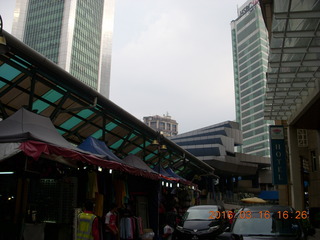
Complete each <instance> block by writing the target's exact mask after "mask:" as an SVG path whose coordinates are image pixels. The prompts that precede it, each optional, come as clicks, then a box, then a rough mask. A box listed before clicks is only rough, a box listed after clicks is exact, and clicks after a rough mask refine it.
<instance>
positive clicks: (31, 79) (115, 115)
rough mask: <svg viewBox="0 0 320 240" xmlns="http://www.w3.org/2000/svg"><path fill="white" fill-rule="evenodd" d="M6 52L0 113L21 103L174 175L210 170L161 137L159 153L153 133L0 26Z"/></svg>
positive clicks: (61, 127) (65, 132)
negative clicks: (167, 168) (165, 149)
mask: <svg viewBox="0 0 320 240" xmlns="http://www.w3.org/2000/svg"><path fill="white" fill-rule="evenodd" d="M2 33H3V35H4V36H5V38H6V42H7V46H8V48H9V52H7V53H5V54H2V55H0V118H2V119H5V118H7V117H8V116H11V115H12V114H13V113H15V112H16V111H18V110H19V109H20V108H21V107H25V108H26V109H28V110H30V111H33V112H36V113H38V114H40V115H42V116H46V117H49V118H50V119H51V121H52V122H53V124H54V126H55V127H56V129H57V130H58V131H59V133H60V134H61V135H62V136H63V137H64V138H65V139H66V140H67V141H68V142H70V143H72V144H75V145H78V144H80V143H82V142H83V141H84V140H85V139H86V138H87V137H89V136H92V137H94V138H96V139H99V140H101V141H104V142H105V143H106V145H107V146H108V148H109V149H111V150H112V151H113V152H114V153H115V154H116V155H117V156H119V157H120V158H121V157H125V156H128V155H130V154H134V155H136V156H138V157H140V158H141V159H142V160H143V161H144V162H145V163H147V164H148V165H149V166H150V167H153V166H155V165H156V164H158V163H159V162H161V165H162V166H163V167H168V166H169V167H170V168H172V169H173V170H174V171H175V172H176V173H177V174H179V175H180V176H183V177H186V178H192V176H193V175H195V174H208V173H209V174H211V175H212V176H213V177H217V176H215V175H214V168H213V167H211V166H210V165H208V164H206V163H205V162H203V161H201V160H199V159H198V158H196V157H195V156H194V155H192V154H190V153H189V152H187V151H185V150H184V149H182V148H181V147H179V146H178V145H177V144H175V143H174V142H172V141H170V140H169V139H167V138H162V142H163V144H165V145H166V146H167V151H166V152H160V151H159V149H158V148H157V147H156V146H153V145H152V144H151V143H152V141H153V140H154V139H156V138H157V137H158V135H159V133H158V132H156V131H154V130H153V129H151V128H150V127H148V126H147V125H145V124H144V123H143V122H141V121H140V120H138V119H137V118H135V117H134V116H133V115H131V114H130V113H128V112H126V111H125V110H123V109H122V108H120V107H119V106H117V105H116V104H114V103H113V102H112V101H110V100H109V99H107V98H105V97H104V96H102V95H101V94H100V93H98V92H97V91H95V90H93V89H91V88H90V87H88V86H86V85H85V84H83V83H82V82H81V81H79V80H78V79H76V78H75V77H73V76H72V75H70V74H69V73H67V72H66V71H64V70H63V69H61V68H60V67H59V66H57V65H56V64H55V63H53V62H51V61H50V60H48V59H47V58H45V57H44V56H42V55H40V54H39V53H38V52H36V51H34V50H33V49H31V48H30V47H28V46H27V45H25V44H24V43H22V42H21V41H19V40H18V39H16V38H15V37H13V36H12V35H11V34H9V33H7V32H5V31H3V32H2Z"/></svg>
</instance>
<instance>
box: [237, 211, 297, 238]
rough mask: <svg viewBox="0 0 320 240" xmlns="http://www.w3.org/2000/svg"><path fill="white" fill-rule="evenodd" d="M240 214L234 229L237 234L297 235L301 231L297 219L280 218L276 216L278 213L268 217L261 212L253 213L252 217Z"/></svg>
mask: <svg viewBox="0 0 320 240" xmlns="http://www.w3.org/2000/svg"><path fill="white" fill-rule="evenodd" d="M239 216H240V215H239ZM239 216H238V217H237V219H236V221H235V223H234V226H233V230H232V232H233V233H235V234H241V235H278V236H289V235H295V236H296V235H299V234H300V233H301V229H300V225H299V223H298V221H297V220H295V219H283V218H282V219H279V218H277V217H275V216H276V214H273V216H272V217H270V218H267V217H265V216H261V214H259V213H251V217H250V218H245V217H243V218H240V217H239Z"/></svg>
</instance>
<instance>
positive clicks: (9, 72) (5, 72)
mask: <svg viewBox="0 0 320 240" xmlns="http://www.w3.org/2000/svg"><path fill="white" fill-rule="evenodd" d="M19 74H21V72H20V71H19V70H18V69H16V68H13V67H11V66H10V65H8V64H6V63H4V64H2V65H1V66H0V76H1V77H3V78H4V79H6V80H8V81H12V80H13V79H15V78H16V77H17V76H18V75H19ZM4 85H5V83H3V82H2V83H0V88H2V87H3V86H4Z"/></svg>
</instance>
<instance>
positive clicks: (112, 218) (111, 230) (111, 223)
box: [105, 204, 119, 240]
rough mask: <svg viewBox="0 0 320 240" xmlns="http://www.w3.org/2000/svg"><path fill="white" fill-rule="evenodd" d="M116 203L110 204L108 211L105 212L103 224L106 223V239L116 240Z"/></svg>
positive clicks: (117, 230) (117, 231)
mask: <svg viewBox="0 0 320 240" xmlns="http://www.w3.org/2000/svg"><path fill="white" fill-rule="evenodd" d="M116 211H117V205H116V204H112V205H111V209H110V211H109V212H108V213H107V214H106V217H105V225H106V229H105V232H106V240H116V239H117V235H118V233H119V229H118V226H117V214H116Z"/></svg>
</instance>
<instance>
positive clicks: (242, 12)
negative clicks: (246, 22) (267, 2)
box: [239, 0, 259, 17]
mask: <svg viewBox="0 0 320 240" xmlns="http://www.w3.org/2000/svg"><path fill="white" fill-rule="evenodd" d="M258 2H259V0H254V1H251V2H250V3H249V4H248V5H246V6H245V7H243V8H242V9H241V10H240V13H239V17H241V16H242V15H244V14H246V13H247V12H249V11H250V10H251V8H252V7H253V6H254V5H256V4H257V3H258Z"/></svg>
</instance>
